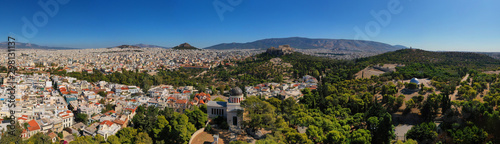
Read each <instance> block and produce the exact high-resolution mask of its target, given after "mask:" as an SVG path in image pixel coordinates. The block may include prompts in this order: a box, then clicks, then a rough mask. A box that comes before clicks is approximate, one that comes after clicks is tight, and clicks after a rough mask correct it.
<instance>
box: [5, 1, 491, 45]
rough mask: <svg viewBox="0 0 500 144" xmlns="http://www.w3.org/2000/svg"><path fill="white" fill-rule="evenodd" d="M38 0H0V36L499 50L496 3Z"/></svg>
mask: <svg viewBox="0 0 500 144" xmlns="http://www.w3.org/2000/svg"><path fill="white" fill-rule="evenodd" d="M40 1H41V2H48V3H49V4H54V3H55V4H57V7H58V11H56V12H51V11H53V10H54V9H55V8H54V6H52V5H50V6H48V9H49V11H48V12H47V11H45V10H44V8H45V6H41V5H39V4H38V1H35V0H30V1H29V2H28V1H20V0H10V1H2V3H1V4H0V18H1V20H0V36H4V37H5V40H6V39H7V36H9V35H12V36H15V37H17V38H18V40H19V41H20V42H28V41H29V42H30V43H35V44H40V45H48V46H65V47H76V48H98V47H110V46H116V45H121V44H137V43H145V44H154V45H160V46H175V45H178V44H180V43H183V42H188V43H190V44H192V45H194V46H196V47H202V48H203V47H207V46H211V45H214V44H218V43H230V42H251V41H255V40H259V39H264V38H282V37H295V36H299V37H309V38H333V39H365V40H373V41H379V42H384V43H388V44H392V45H396V44H401V45H405V46H412V47H418V48H422V49H425V50H436V51H437V50H445V51H496V52H499V51H500V1H498V0H439V1H436V0H376V1H374V0H313V1H306V0H301V1H299V0H155V1H138V0H134V1H132V0H40ZM30 2H31V3H30ZM398 3H399V5H397V4H398ZM214 4H216V5H217V8H216V7H215V6H214ZM217 10H220V11H221V12H219V13H218V12H217ZM372 11H373V12H374V13H375V14H381V15H380V17H377V16H374V15H373V14H372ZM219 14H220V15H219ZM387 14H388V15H389V16H390V20H388V19H387V16H388V15H387ZM34 17H35V19H33V18H34ZM23 19H24V20H23ZM377 19H380V21H377ZM366 28H368V29H366ZM33 29H35V30H34V31H33ZM356 29H358V30H356ZM359 32H362V33H363V34H359ZM362 35H364V36H362Z"/></svg>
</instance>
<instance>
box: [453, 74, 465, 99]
mask: <svg viewBox="0 0 500 144" xmlns="http://www.w3.org/2000/svg"><path fill="white" fill-rule="evenodd" d="M468 78H469V74H467V75H465V77H464V78H462V80H460V82H463V81H466V80H467V79H468ZM459 87H460V85H458V86H457V87H456V88H455V91H454V92H453V94H452V95H450V100H452V101H454V100H457V94H458V88H459Z"/></svg>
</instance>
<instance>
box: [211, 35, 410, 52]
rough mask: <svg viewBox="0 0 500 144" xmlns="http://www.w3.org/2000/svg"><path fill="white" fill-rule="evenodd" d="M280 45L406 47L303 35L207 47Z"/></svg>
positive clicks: (371, 48) (368, 49)
mask: <svg viewBox="0 0 500 144" xmlns="http://www.w3.org/2000/svg"><path fill="white" fill-rule="evenodd" d="M279 45H290V46H291V47H293V48H296V49H331V50H344V51H359V52H387V51H395V50H398V49H402V48H406V47H405V46H401V45H394V46H393V45H389V44H385V43H380V42H374V41H364V40H346V39H311V38H303V37H290V38H270V39H262V40H257V41H253V42H247V43H222V44H217V45H214V46H210V47H207V48H205V49H217V50H223V49H267V48H270V47H278V46H279Z"/></svg>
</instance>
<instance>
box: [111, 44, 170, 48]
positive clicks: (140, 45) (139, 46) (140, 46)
mask: <svg viewBox="0 0 500 144" xmlns="http://www.w3.org/2000/svg"><path fill="white" fill-rule="evenodd" d="M109 48H165V49H168V48H170V47H164V46H157V45H150V44H142V43H139V44H135V45H120V46H114V47H109Z"/></svg>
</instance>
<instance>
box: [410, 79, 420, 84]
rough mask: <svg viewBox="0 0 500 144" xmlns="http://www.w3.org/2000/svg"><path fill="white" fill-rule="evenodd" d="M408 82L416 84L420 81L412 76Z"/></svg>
mask: <svg viewBox="0 0 500 144" xmlns="http://www.w3.org/2000/svg"><path fill="white" fill-rule="evenodd" d="M410 83H416V84H419V83H420V82H419V81H418V79H417V78H412V79H411V80H410Z"/></svg>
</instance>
